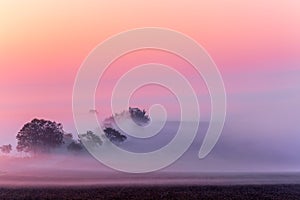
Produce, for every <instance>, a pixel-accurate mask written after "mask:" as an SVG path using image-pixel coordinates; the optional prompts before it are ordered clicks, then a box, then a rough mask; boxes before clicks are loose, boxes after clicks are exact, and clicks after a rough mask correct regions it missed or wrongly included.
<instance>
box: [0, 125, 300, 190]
mask: <svg viewBox="0 0 300 200" xmlns="http://www.w3.org/2000/svg"><path fill="white" fill-rule="evenodd" d="M208 124H209V123H208V122H202V123H200V126H199V131H198V134H197V137H196V138H195V140H194V142H193V144H192V145H191V147H190V148H189V149H188V151H187V152H185V153H184V155H183V156H182V157H181V158H180V159H179V160H177V161H176V162H175V163H173V164H172V165H170V166H168V167H167V168H164V169H162V170H160V171H158V172H153V173H148V174H126V173H122V172H117V171H115V170H113V169H110V168H108V167H106V166H104V165H103V164H101V163H100V162H99V161H97V160H96V159H95V158H93V157H92V156H91V155H90V154H89V153H88V152H87V151H86V150H82V151H81V152H70V151H68V150H67V148H66V145H67V144H68V142H67V143H66V144H64V145H63V146H61V147H60V148H57V149H55V150H54V151H52V152H51V153H47V154H39V155H35V156H29V155H25V154H21V153H12V154H10V155H6V156H4V155H2V156H1V157H0V163H1V164H0V184H1V185H23V186H24V185H45V184H46V185H76V184H79V185H84V184H128V183H130V184H142V183H158V182H160V183H169V182H170V181H171V182H172V183H178V184H180V183H183V182H182V181H183V180H185V181H188V182H191V181H196V182H200V183H207V184H209V183H214V182H215V181H217V180H219V178H220V177H223V179H222V180H223V182H224V183H227V182H228V181H229V182H231V181H233V182H234V180H235V181H236V183H237V182H239V183H241V182H244V181H246V182H247V180H248V179H238V180H237V179H236V177H235V176H234V177H235V178H234V179H232V177H231V178H228V177H227V178H225V179H226V180H225V179H224V174H226V173H262V172H265V173H266V172H267V173H275V172H276V173H287V172H288V173H294V172H299V171H300V170H299V169H300V157H299V156H298V152H299V151H300V146H299V145H298V141H299V140H300V136H299V134H297V130H292V129H291V128H290V129H289V128H287V129H286V130H283V129H279V128H277V127H276V126H275V127H274V128H273V129H270V128H268V129H266V128H264V127H259V128H256V127H253V126H252V127H251V126H249V127H247V128H245V124H243V122H242V121H241V122H240V125H238V126H232V125H231V123H230V121H227V122H226V124H225V127H224V130H223V132H222V135H221V137H220V138H219V141H218V143H217V144H216V146H215V148H214V149H213V150H212V152H211V153H210V154H209V155H208V156H207V157H206V158H204V159H201V160H200V159H199V158H198V156H197V155H198V152H199V149H200V146H201V144H202V142H203V137H204V136H205V133H206V130H207V127H208ZM178 125H179V122H174V121H169V122H167V123H166V124H165V126H164V128H163V129H162V130H161V131H160V133H159V134H157V135H155V136H153V137H151V138H148V139H137V138H134V137H131V136H128V137H127V140H126V141H125V142H123V143H122V144H120V145H119V147H120V148H123V149H125V150H128V151H132V152H138V153H141V152H149V151H154V150H156V149H159V148H161V147H163V146H164V145H166V144H167V143H168V142H169V141H170V140H171V139H172V138H173V137H174V136H175V134H176V131H177V128H178ZM285 132H287V133H288V135H289V137H286V135H285V134H284V133H285ZM275 135H276V137H275ZM70 141H72V140H71V139H70V140H69V142H70ZM220 173H221V174H222V175H220ZM191 174H194V175H191ZM207 176H209V177H212V176H213V177H215V178H207ZM225 177H226V176H225ZM238 177H239V176H238ZM240 177H243V176H240ZM251 177H252V179H251V181H252V182H255V180H259V179H255V178H254V179H253V176H250V178H251ZM272 177H273V178H272ZM274 177H276V176H270V177H269V178H270V179H266V178H265V177H264V179H263V180H270V181H271V180H272V181H273V182H274V181H279V180H274ZM294 177H298V176H294ZM281 178H282V177H281ZM280 180H282V179H280ZM288 180H290V181H296V182H297V181H298V180H300V179H296V180H294V179H293V178H287V179H286V180H285V181H288ZM226 181H227V182H226ZM248 181H250V180H248ZM221 182H222V181H221Z"/></svg>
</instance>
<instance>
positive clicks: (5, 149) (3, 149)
mask: <svg viewBox="0 0 300 200" xmlns="http://www.w3.org/2000/svg"><path fill="white" fill-rule="evenodd" d="M0 150H1V152H2V153H5V154H9V153H10V152H11V151H12V146H11V144H8V145H2V146H1V147H0Z"/></svg>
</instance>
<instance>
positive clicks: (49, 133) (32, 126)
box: [0, 107, 150, 154]
mask: <svg viewBox="0 0 300 200" xmlns="http://www.w3.org/2000/svg"><path fill="white" fill-rule="evenodd" d="M90 113H96V114H97V111H96V110H90ZM114 117H119V118H123V117H124V118H129V117H130V118H131V119H132V120H134V121H135V122H136V123H137V124H141V123H148V122H149V120H150V118H149V116H148V115H146V111H145V110H140V109H139V108H131V107H129V110H128V111H123V112H122V113H121V114H116V115H115V116H112V117H110V118H107V119H106V120H105V121H104V128H103V131H104V133H105V137H106V138H107V139H108V140H109V141H111V142H112V143H114V144H119V143H122V142H124V141H125V140H126V139H127V137H126V135H123V134H121V132H119V131H118V130H116V129H114V126H112V123H113V122H114ZM16 138H17V147H16V149H17V151H18V152H26V153H33V154H36V153H47V152H50V151H51V149H54V148H57V147H60V146H61V145H63V144H65V145H64V146H66V148H67V149H68V150H69V151H73V152H79V151H81V150H83V149H84V146H83V144H82V143H83V142H84V143H85V144H88V145H91V146H94V147H96V146H99V145H102V143H103V141H102V140H101V138H100V137H99V136H98V135H97V134H95V133H93V132H92V131H87V132H86V133H85V134H80V135H79V138H80V139H79V140H74V139H73V136H72V134H71V133H65V132H64V130H63V126H62V124H60V123H56V122H55V121H50V120H45V119H33V120H32V121H30V122H28V123H26V124H25V125H24V126H23V127H22V128H21V130H20V131H19V132H18V134H17V136H16ZM0 151H1V152H2V153H5V154H8V153H10V152H11V151H12V146H11V145H10V144H9V145H3V146H0Z"/></svg>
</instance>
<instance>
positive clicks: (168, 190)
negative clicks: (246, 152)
mask: <svg viewBox="0 0 300 200" xmlns="http://www.w3.org/2000/svg"><path fill="white" fill-rule="evenodd" d="M0 199H1V200H5V199H61V200H64V199H184V200H189V199H212V200H217V199H230V200H232V199H243V200H247V199H278V200H285V199H293V200H296V199H300V185H240V186H107V187H104V186H99V187H96V186H92V187H87V186H85V187H60V188H58V187H56V188H55V187H52V188H42V187H40V188H29V187H28V188H8V187H6V188H0Z"/></svg>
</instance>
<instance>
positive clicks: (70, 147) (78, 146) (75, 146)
mask: <svg viewBox="0 0 300 200" xmlns="http://www.w3.org/2000/svg"><path fill="white" fill-rule="evenodd" d="M67 148H68V150H69V151H75V152H76V151H77V152H78V151H81V150H82V149H83V147H82V144H81V143H80V142H75V141H73V142H72V143H71V144H69V145H68V147H67Z"/></svg>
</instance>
